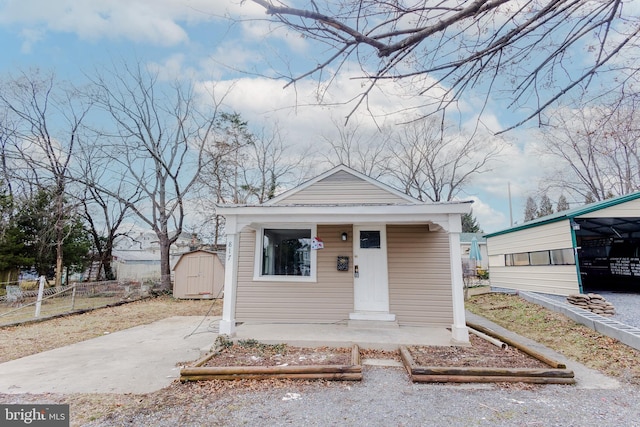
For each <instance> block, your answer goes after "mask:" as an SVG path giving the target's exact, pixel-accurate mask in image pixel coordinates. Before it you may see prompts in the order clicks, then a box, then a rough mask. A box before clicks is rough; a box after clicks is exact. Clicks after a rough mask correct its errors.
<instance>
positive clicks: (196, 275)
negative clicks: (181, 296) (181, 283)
mask: <svg viewBox="0 0 640 427" xmlns="http://www.w3.org/2000/svg"><path fill="white" fill-rule="evenodd" d="M210 258H211V257H210V256H209V255H198V256H190V257H188V259H187V292H186V293H187V295H198V294H201V293H207V292H209V293H210V292H211V286H209V284H208V282H209V281H211V280H213V276H209V275H208V274H207V267H208V265H209V261H210Z"/></svg>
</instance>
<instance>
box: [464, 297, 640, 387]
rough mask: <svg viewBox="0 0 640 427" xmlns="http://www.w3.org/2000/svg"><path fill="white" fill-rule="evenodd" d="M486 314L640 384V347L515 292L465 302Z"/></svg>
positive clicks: (613, 375) (554, 348)
mask: <svg viewBox="0 0 640 427" xmlns="http://www.w3.org/2000/svg"><path fill="white" fill-rule="evenodd" d="M466 308H467V309H468V310H469V311H471V312H472V313H475V314H478V315H480V316H484V317H486V318H487V319H489V320H491V321H493V322H494V323H497V324H498V325H500V326H502V327H504V328H506V329H509V330H511V331H513V332H515V333H517V334H519V335H522V336H524V337H527V338H530V339H532V340H534V341H537V342H539V343H541V344H543V345H545V346H547V347H549V348H551V349H553V350H555V351H557V352H558V353H561V354H563V355H565V356H566V357H568V358H570V359H573V360H575V361H577V362H580V363H581V364H583V365H585V366H587V367H589V368H593V369H596V370H598V371H601V372H603V373H605V374H607V375H609V376H612V377H616V378H618V379H620V380H622V381H626V382H629V383H632V384H640V351H638V350H636V349H634V348H632V347H629V346H628V345H626V344H623V343H621V342H619V341H618V340H616V339H613V338H610V337H608V336H606V335H602V334H601V333H599V332H596V331H594V330H592V329H590V328H587V327H586V326H584V325H581V324H579V323H576V322H574V321H573V320H571V319H569V318H568V317H566V316H564V315H562V314H560V313H556V312H553V311H550V310H547V309H546V308H544V307H541V306H539V305H537V304H533V303H530V302H528V301H525V300H524V299H522V298H520V297H518V296H516V295H506V294H498V293H491V294H484V295H478V296H475V297H472V298H471V299H469V300H468V301H467V302H466Z"/></svg>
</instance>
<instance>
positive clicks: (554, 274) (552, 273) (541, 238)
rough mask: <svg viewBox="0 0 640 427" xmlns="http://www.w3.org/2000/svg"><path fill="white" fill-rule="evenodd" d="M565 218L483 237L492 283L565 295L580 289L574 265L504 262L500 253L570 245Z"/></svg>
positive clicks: (569, 246)
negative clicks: (513, 263) (524, 264)
mask: <svg viewBox="0 0 640 427" xmlns="http://www.w3.org/2000/svg"><path fill="white" fill-rule="evenodd" d="M570 227H571V226H570V224H569V220H568V219H567V220H563V221H558V222H553V223H551V224H545V225H540V226H538V227H532V228H527V229H524V230H520V231H515V232H513V233H508V234H501V235H498V236H493V237H488V238H487V247H488V252H489V278H490V281H491V285H492V286H496V287H504V288H510V289H518V290H522V291H534V292H543V293H548V294H555V295H569V294H573V293H578V292H580V286H579V283H578V273H577V270H576V266H575V265H548V266H547V265H544V266H543V265H531V266H505V262H504V255H505V254H512V253H518V252H535V251H544V250H551V249H566V248H572V247H573V241H572V239H571V228H570Z"/></svg>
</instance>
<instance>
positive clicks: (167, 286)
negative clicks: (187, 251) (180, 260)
mask: <svg viewBox="0 0 640 427" xmlns="http://www.w3.org/2000/svg"><path fill="white" fill-rule="evenodd" d="M170 249H171V245H170V244H169V239H168V237H167V236H162V237H160V274H161V277H160V289H161V290H163V291H171V290H172V286H171V262H170V258H169V252H170Z"/></svg>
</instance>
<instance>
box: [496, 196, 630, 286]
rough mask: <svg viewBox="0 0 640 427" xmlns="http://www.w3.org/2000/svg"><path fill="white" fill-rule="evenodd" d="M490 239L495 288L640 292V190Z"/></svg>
mask: <svg viewBox="0 0 640 427" xmlns="http://www.w3.org/2000/svg"><path fill="white" fill-rule="evenodd" d="M485 237H486V239H487V246H488V254H489V269H490V271H491V285H492V286H497V287H504V288H510V289H517V290H524V291H534V292H542V293H548V294H557V295H570V294H573V293H580V292H589V291H607V290H625V291H633V292H640V192H638V193H632V194H627V195H625V196H620V197H615V198H612V199H608V200H604V201H600V202H596V203H591V204H588V205H584V206H580V207H578V208H574V209H570V210H566V211H562V212H557V213H555V214H551V215H547V216H544V217H542V218H537V219H535V220H533V221H529V222H525V223H524V224H521V225H518V226H515V227H512V228H508V229H506V230H502V231H498V232H495V233H490V234H487V235H486V236H485Z"/></svg>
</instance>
